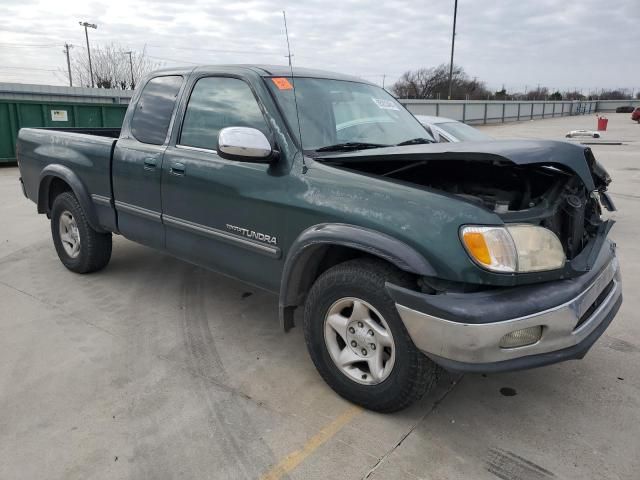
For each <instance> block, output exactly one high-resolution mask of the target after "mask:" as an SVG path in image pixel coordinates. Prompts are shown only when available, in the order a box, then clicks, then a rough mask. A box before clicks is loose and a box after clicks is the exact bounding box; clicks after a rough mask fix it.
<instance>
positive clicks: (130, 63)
mask: <svg viewBox="0 0 640 480" xmlns="http://www.w3.org/2000/svg"><path fill="white" fill-rule="evenodd" d="M132 53H133V52H132V51H131V50H129V51H128V52H124V54H125V55H129V67H130V68H131V90H133V89H134V88H135V86H136V84H135V81H134V80H133V61H132V60H131V54H132Z"/></svg>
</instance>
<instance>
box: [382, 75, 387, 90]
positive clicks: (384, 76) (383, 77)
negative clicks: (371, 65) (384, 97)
mask: <svg viewBox="0 0 640 480" xmlns="http://www.w3.org/2000/svg"><path fill="white" fill-rule="evenodd" d="M386 78H387V75H386V74H383V75H382V89H383V90H384V81H385V79H386Z"/></svg>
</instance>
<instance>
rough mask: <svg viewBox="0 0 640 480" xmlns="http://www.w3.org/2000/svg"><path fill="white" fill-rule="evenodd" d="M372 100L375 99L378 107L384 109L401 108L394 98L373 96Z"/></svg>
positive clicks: (374, 101)
mask: <svg viewBox="0 0 640 480" xmlns="http://www.w3.org/2000/svg"><path fill="white" fill-rule="evenodd" d="M371 100H373V103H375V104H376V105H377V106H378V108H381V109H383V110H400V109H399V108H398V105H396V103H395V102H394V101H393V100H387V99H386V98H373V97H371Z"/></svg>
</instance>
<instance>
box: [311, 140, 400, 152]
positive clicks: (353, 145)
mask: <svg viewBox="0 0 640 480" xmlns="http://www.w3.org/2000/svg"><path fill="white" fill-rule="evenodd" d="M390 146H391V145H382V144H380V143H366V142H345V143H336V144H335V145H328V146H326V147H320V148H317V149H316V150H315V151H316V152H340V151H343V152H346V151H349V150H364V149H366V148H382V147H390Z"/></svg>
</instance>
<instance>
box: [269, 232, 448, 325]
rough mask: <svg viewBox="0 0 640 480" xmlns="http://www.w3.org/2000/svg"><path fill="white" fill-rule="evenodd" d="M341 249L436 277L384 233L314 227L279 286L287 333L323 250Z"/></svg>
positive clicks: (296, 245)
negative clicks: (328, 248) (333, 246)
mask: <svg viewBox="0 0 640 480" xmlns="http://www.w3.org/2000/svg"><path fill="white" fill-rule="evenodd" d="M331 245H339V246H344V247H349V248H352V249H354V250H360V251H362V252H365V253H369V254H371V255H374V256H376V257H380V258H382V259H384V260H386V261H388V262H390V263H392V264H393V265H395V266H396V267H398V268H399V269H400V270H403V271H405V272H409V273H413V274H416V275H421V276H435V275H436V272H435V270H434V269H433V267H432V266H431V264H430V263H429V262H428V261H427V260H426V259H425V258H424V257H423V256H422V255H421V254H420V253H418V252H417V251H416V250H415V249H414V248H412V247H410V246H409V245H407V244H406V243H404V242H402V241H400V240H397V239H396V238H393V237H391V236H389V235H387V234H385V233H381V232H378V231H375V230H371V229H369V228H364V227H359V226H356V225H348V224H343V223H322V224H318V225H314V226H312V227H310V228H308V229H306V230H305V231H304V232H302V233H301V234H300V235H299V236H298V238H297V239H296V240H295V241H294V242H293V244H292V245H291V248H290V249H289V252H288V254H287V258H286V260H285V264H284V269H283V272H282V280H281V283H280V300H279V316H280V324H281V326H282V328H283V329H284V330H285V331H287V330H289V329H291V328H292V327H293V326H294V324H293V311H294V310H295V308H296V307H297V306H298V305H299V304H300V303H301V302H302V299H303V297H304V295H305V294H306V293H307V291H308V290H309V288H310V287H311V281H312V279H311V275H312V274H313V273H314V272H315V269H316V268H317V267H318V265H319V262H320V260H321V258H319V255H317V253H318V252H319V250H321V249H322V247H326V246H331Z"/></svg>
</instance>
